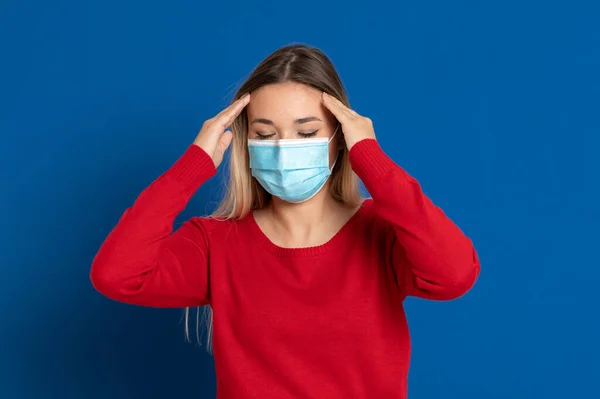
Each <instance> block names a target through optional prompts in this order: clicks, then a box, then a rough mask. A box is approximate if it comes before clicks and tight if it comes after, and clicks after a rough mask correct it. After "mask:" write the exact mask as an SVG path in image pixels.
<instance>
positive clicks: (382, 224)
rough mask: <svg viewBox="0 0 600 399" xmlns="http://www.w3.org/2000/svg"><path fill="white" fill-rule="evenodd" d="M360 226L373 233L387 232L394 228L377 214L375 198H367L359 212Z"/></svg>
mask: <svg viewBox="0 0 600 399" xmlns="http://www.w3.org/2000/svg"><path fill="white" fill-rule="evenodd" d="M357 218H358V219H359V225H360V226H361V227H362V228H366V229H368V230H371V231H380V232H387V231H388V230H390V228H391V227H392V226H391V225H390V224H389V223H388V222H387V221H386V220H385V219H384V218H382V217H381V216H380V215H379V213H378V212H377V204H376V203H375V202H374V201H373V198H371V197H368V198H365V199H364V200H363V202H362V204H361V205H360V209H359V210H358V212H357Z"/></svg>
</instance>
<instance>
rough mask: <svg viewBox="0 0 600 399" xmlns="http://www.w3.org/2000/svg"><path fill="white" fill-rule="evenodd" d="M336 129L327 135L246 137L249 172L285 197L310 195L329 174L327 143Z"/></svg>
mask: <svg viewBox="0 0 600 399" xmlns="http://www.w3.org/2000/svg"><path fill="white" fill-rule="evenodd" d="M338 127H339V125H338ZM336 133H337V128H336V131H335V132H334V133H333V136H331V138H330V139H327V138H326V137H323V138H312V139H292V140H258V139H255V140H248V152H249V154H250V168H251V169H252V176H254V177H255V178H256V180H258V182H259V183H260V185H261V186H263V188H264V189H265V190H267V192H268V193H270V194H271V195H273V196H275V197H278V198H281V199H282V200H284V201H287V202H294V203H300V202H304V201H307V200H309V199H311V198H312V197H314V196H315V195H316V194H317V193H318V192H319V191H320V190H321V188H323V186H324V185H325V183H326V182H327V179H328V178H329V176H331V170H332V169H333V166H332V167H331V169H329V143H330V142H331V140H333V138H334V137H335V134H336ZM336 160H337V158H336ZM334 166H335V162H334Z"/></svg>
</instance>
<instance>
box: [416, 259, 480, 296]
mask: <svg viewBox="0 0 600 399" xmlns="http://www.w3.org/2000/svg"><path fill="white" fill-rule="evenodd" d="M443 270H445V271H446V272H445V273H443V274H444V276H441V275H440V276H438V277H437V278H433V279H426V278H422V277H421V278H419V277H416V276H415V277H416V278H415V281H414V285H415V288H416V289H417V292H418V293H419V294H418V296H421V297H423V298H428V299H433V300H438V301H450V300H454V299H458V298H460V297H462V296H464V295H465V294H466V293H467V292H469V291H470V290H471V288H473V286H474V285H475V282H476V281H477V279H478V277H479V273H480V270H481V267H480V263H479V259H478V258H477V254H476V253H475V251H473V257H472V260H470V261H467V262H465V261H463V262H461V263H460V264H456V263H454V264H447V265H446V266H445V267H444V268H443Z"/></svg>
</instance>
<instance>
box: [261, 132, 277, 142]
mask: <svg viewBox="0 0 600 399" xmlns="http://www.w3.org/2000/svg"><path fill="white" fill-rule="evenodd" d="M256 134H257V138H258V139H259V140H266V139H268V138H270V137H273V136H275V133H271V134H263V133H256Z"/></svg>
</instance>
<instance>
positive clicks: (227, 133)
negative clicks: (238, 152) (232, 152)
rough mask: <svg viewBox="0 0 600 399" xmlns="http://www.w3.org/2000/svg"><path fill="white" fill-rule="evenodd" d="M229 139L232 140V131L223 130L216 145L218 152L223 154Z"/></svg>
mask: <svg viewBox="0 0 600 399" xmlns="http://www.w3.org/2000/svg"><path fill="white" fill-rule="evenodd" d="M231 140H233V132H232V131H231V130H225V132H224V133H223V134H222V135H221V137H219V143H218V145H217V147H218V149H219V152H220V154H221V155H223V154H225V151H227V148H229V145H230V144H231Z"/></svg>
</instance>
